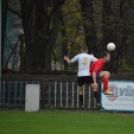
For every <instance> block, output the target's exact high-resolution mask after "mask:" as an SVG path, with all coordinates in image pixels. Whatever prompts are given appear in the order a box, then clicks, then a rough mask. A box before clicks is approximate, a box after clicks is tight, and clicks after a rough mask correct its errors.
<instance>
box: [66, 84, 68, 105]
mask: <svg viewBox="0 0 134 134" xmlns="http://www.w3.org/2000/svg"><path fill="white" fill-rule="evenodd" d="M66 108H68V82H66Z"/></svg>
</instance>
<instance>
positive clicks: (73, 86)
mask: <svg viewBox="0 0 134 134" xmlns="http://www.w3.org/2000/svg"><path fill="white" fill-rule="evenodd" d="M72 108H74V82H72Z"/></svg>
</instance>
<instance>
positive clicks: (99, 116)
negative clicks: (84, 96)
mask: <svg viewBox="0 0 134 134" xmlns="http://www.w3.org/2000/svg"><path fill="white" fill-rule="evenodd" d="M133 133H134V114H132V113H131V114H125V113H108V112H102V111H79V110H75V111H74V110H73V111H69V110H55V111H49V110H44V111H40V112H37V113H26V112H24V111H18V110H14V111H13V110H11V111H4V110H0V134H133Z"/></svg>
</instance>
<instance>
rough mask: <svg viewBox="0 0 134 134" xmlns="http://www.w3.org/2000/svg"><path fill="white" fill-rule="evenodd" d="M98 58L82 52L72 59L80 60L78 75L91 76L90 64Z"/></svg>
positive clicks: (73, 60)
mask: <svg viewBox="0 0 134 134" xmlns="http://www.w3.org/2000/svg"><path fill="white" fill-rule="evenodd" d="M96 60H97V58H95V57H94V56H93V55H89V54H87V53H81V54H78V55H76V56H75V57H74V58H72V59H71V62H72V63H74V62H78V73H77V76H90V72H89V70H90V64H91V63H92V62H95V61H96Z"/></svg>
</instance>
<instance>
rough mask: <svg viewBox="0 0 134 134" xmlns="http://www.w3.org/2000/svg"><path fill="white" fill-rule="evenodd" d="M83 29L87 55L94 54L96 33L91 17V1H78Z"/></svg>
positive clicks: (92, 10)
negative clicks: (87, 49) (87, 50)
mask: <svg viewBox="0 0 134 134" xmlns="http://www.w3.org/2000/svg"><path fill="white" fill-rule="evenodd" d="M80 5H81V11H82V18H83V27H84V32H85V39H86V45H87V46H88V48H89V53H93V54H95V51H96V31H95V24H94V16H93V12H94V9H93V5H92V1H91V0H80Z"/></svg>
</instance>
